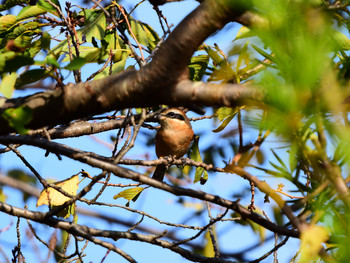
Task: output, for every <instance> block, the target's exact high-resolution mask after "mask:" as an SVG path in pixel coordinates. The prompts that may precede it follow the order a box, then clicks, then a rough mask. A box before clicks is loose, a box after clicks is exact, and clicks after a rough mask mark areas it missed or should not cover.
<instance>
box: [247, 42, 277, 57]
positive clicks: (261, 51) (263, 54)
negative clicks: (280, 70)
mask: <svg viewBox="0 0 350 263" xmlns="http://www.w3.org/2000/svg"><path fill="white" fill-rule="evenodd" d="M252 47H253V48H254V49H255V50H256V51H257V52H258V53H259V54H260V55H262V56H263V57H264V58H267V59H269V60H271V61H274V58H273V56H271V55H270V54H268V53H266V52H265V51H264V50H262V49H261V48H259V47H257V46H256V45H253V44H252Z"/></svg>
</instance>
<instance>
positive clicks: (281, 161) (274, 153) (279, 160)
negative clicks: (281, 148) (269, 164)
mask: <svg viewBox="0 0 350 263" xmlns="http://www.w3.org/2000/svg"><path fill="white" fill-rule="evenodd" d="M271 152H272V153H273V155H274V156H275V157H276V159H277V161H278V162H279V163H280V164H281V165H282V166H283V167H284V168H285V169H286V170H287V166H286V164H285V163H284V162H283V160H282V158H281V157H279V156H278V154H277V153H276V152H275V151H274V150H273V149H271Z"/></svg>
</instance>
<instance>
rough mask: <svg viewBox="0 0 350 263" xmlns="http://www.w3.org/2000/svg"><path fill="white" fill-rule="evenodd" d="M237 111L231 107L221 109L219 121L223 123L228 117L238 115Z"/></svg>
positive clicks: (217, 112)
mask: <svg viewBox="0 0 350 263" xmlns="http://www.w3.org/2000/svg"><path fill="white" fill-rule="evenodd" d="M236 113H237V109H236V108H234V109H233V108H230V107H220V108H219V109H218V110H217V111H216V114H217V115H218V119H219V121H223V120H224V119H226V118H227V117H229V116H231V115H233V114H236Z"/></svg>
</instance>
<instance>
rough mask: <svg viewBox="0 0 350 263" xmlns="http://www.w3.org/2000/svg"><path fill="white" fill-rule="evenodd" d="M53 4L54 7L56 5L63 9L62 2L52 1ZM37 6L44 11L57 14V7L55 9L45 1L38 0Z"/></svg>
mask: <svg viewBox="0 0 350 263" xmlns="http://www.w3.org/2000/svg"><path fill="white" fill-rule="evenodd" d="M51 3H53V4H54V5H56V6H57V7H59V8H60V9H61V5H60V2H59V1H58V0H51ZM36 5H37V7H39V8H41V9H44V10H46V11H49V12H52V13H57V9H56V7H54V6H53V5H51V4H50V3H48V2H46V1H45V0H38V2H37V3H36Z"/></svg>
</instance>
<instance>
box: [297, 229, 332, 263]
mask: <svg viewBox="0 0 350 263" xmlns="http://www.w3.org/2000/svg"><path fill="white" fill-rule="evenodd" d="M328 238H329V234H328V231H327V230H326V229H325V228H324V227H322V226H317V225H311V226H309V227H308V228H307V229H304V230H303V231H302V232H301V235H300V241H301V245H300V250H301V253H300V261H299V262H301V263H307V262H312V261H314V260H315V259H317V257H318V253H319V252H320V250H321V249H322V247H323V243H324V242H325V241H327V239H328Z"/></svg>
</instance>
